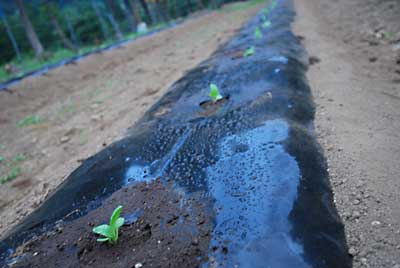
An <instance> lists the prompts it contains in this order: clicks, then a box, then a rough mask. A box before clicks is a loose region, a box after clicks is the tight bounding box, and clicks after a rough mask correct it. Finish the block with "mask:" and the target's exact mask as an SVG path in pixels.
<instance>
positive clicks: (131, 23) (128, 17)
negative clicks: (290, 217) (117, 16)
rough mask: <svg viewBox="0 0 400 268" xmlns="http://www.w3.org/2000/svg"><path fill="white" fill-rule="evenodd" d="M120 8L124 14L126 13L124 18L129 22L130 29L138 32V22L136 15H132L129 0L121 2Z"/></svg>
mask: <svg viewBox="0 0 400 268" xmlns="http://www.w3.org/2000/svg"><path fill="white" fill-rule="evenodd" d="M120 6H121V9H122V12H123V13H124V16H125V18H126V20H127V21H128V25H129V29H130V31H131V32H136V20H135V18H134V15H133V14H132V11H131V10H132V9H131V7H130V3H129V1H128V0H124V1H121V2H120Z"/></svg>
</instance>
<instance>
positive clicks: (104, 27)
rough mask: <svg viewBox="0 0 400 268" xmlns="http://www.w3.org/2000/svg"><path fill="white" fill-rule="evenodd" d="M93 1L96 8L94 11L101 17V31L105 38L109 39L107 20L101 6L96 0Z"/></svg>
mask: <svg viewBox="0 0 400 268" xmlns="http://www.w3.org/2000/svg"><path fill="white" fill-rule="evenodd" d="M91 3H92V7H93V9H94V12H95V13H96V16H97V18H98V19H99V22H100V28H101V32H102V33H103V37H104V40H107V39H108V37H109V34H108V28H107V25H106V22H105V20H104V18H103V16H102V15H101V12H100V9H99V6H98V5H97V3H96V1H95V0H92V1H91Z"/></svg>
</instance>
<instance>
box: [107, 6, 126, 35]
mask: <svg viewBox="0 0 400 268" xmlns="http://www.w3.org/2000/svg"><path fill="white" fill-rule="evenodd" d="M106 1H107V6H108V8H109V9H110V12H107V11H106V15H107V18H108V20H109V21H110V23H111V25H112V26H113V28H114V32H115V37H116V38H117V40H119V41H121V40H123V39H124V36H123V35H122V32H121V29H120V27H119V24H118V22H117V20H116V19H115V16H114V15H115V14H116V6H115V2H114V1H113V0H106Z"/></svg>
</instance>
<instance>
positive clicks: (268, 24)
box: [262, 20, 271, 29]
mask: <svg viewBox="0 0 400 268" xmlns="http://www.w3.org/2000/svg"><path fill="white" fill-rule="evenodd" d="M269 26H271V21H270V20H267V21H266V22H264V23H263V24H262V27H263V28H264V29H267V28H268V27H269Z"/></svg>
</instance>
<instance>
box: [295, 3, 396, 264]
mask: <svg viewBox="0 0 400 268" xmlns="http://www.w3.org/2000/svg"><path fill="white" fill-rule="evenodd" d="M295 6H296V11H297V18H296V22H295V25H294V30H295V33H296V34H297V35H299V36H302V37H304V41H303V42H304V44H305V46H306V49H307V50H308V52H309V54H310V56H313V60H314V63H315V62H318V59H319V60H320V62H319V63H317V64H315V65H312V66H311V67H310V70H309V72H308V79H309V81H310V85H311V88H312V92H313V95H314V98H315V102H316V106H317V114H316V120H315V124H316V131H317V135H318V139H319V142H320V143H321V144H322V146H323V149H324V150H325V155H326V156H327V158H328V164H329V171H330V175H331V183H332V185H333V188H334V193H335V198H336V203H337V207H338V210H339V212H340V214H341V217H342V219H343V220H344V222H345V226H346V233H347V239H348V243H349V248H350V249H349V254H351V255H353V256H354V267H355V268H359V267H371V268H372V267H373V268H386V267H387V268H399V267H400V195H399V191H400V179H399V175H400V134H399V133H400V120H399V118H400V84H399V83H400V65H399V64H400V3H399V2H398V1H390V0H388V1H379V0H367V1H361V0H337V1H331V0H319V1H317V0H295ZM317 58H318V59H317Z"/></svg>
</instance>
